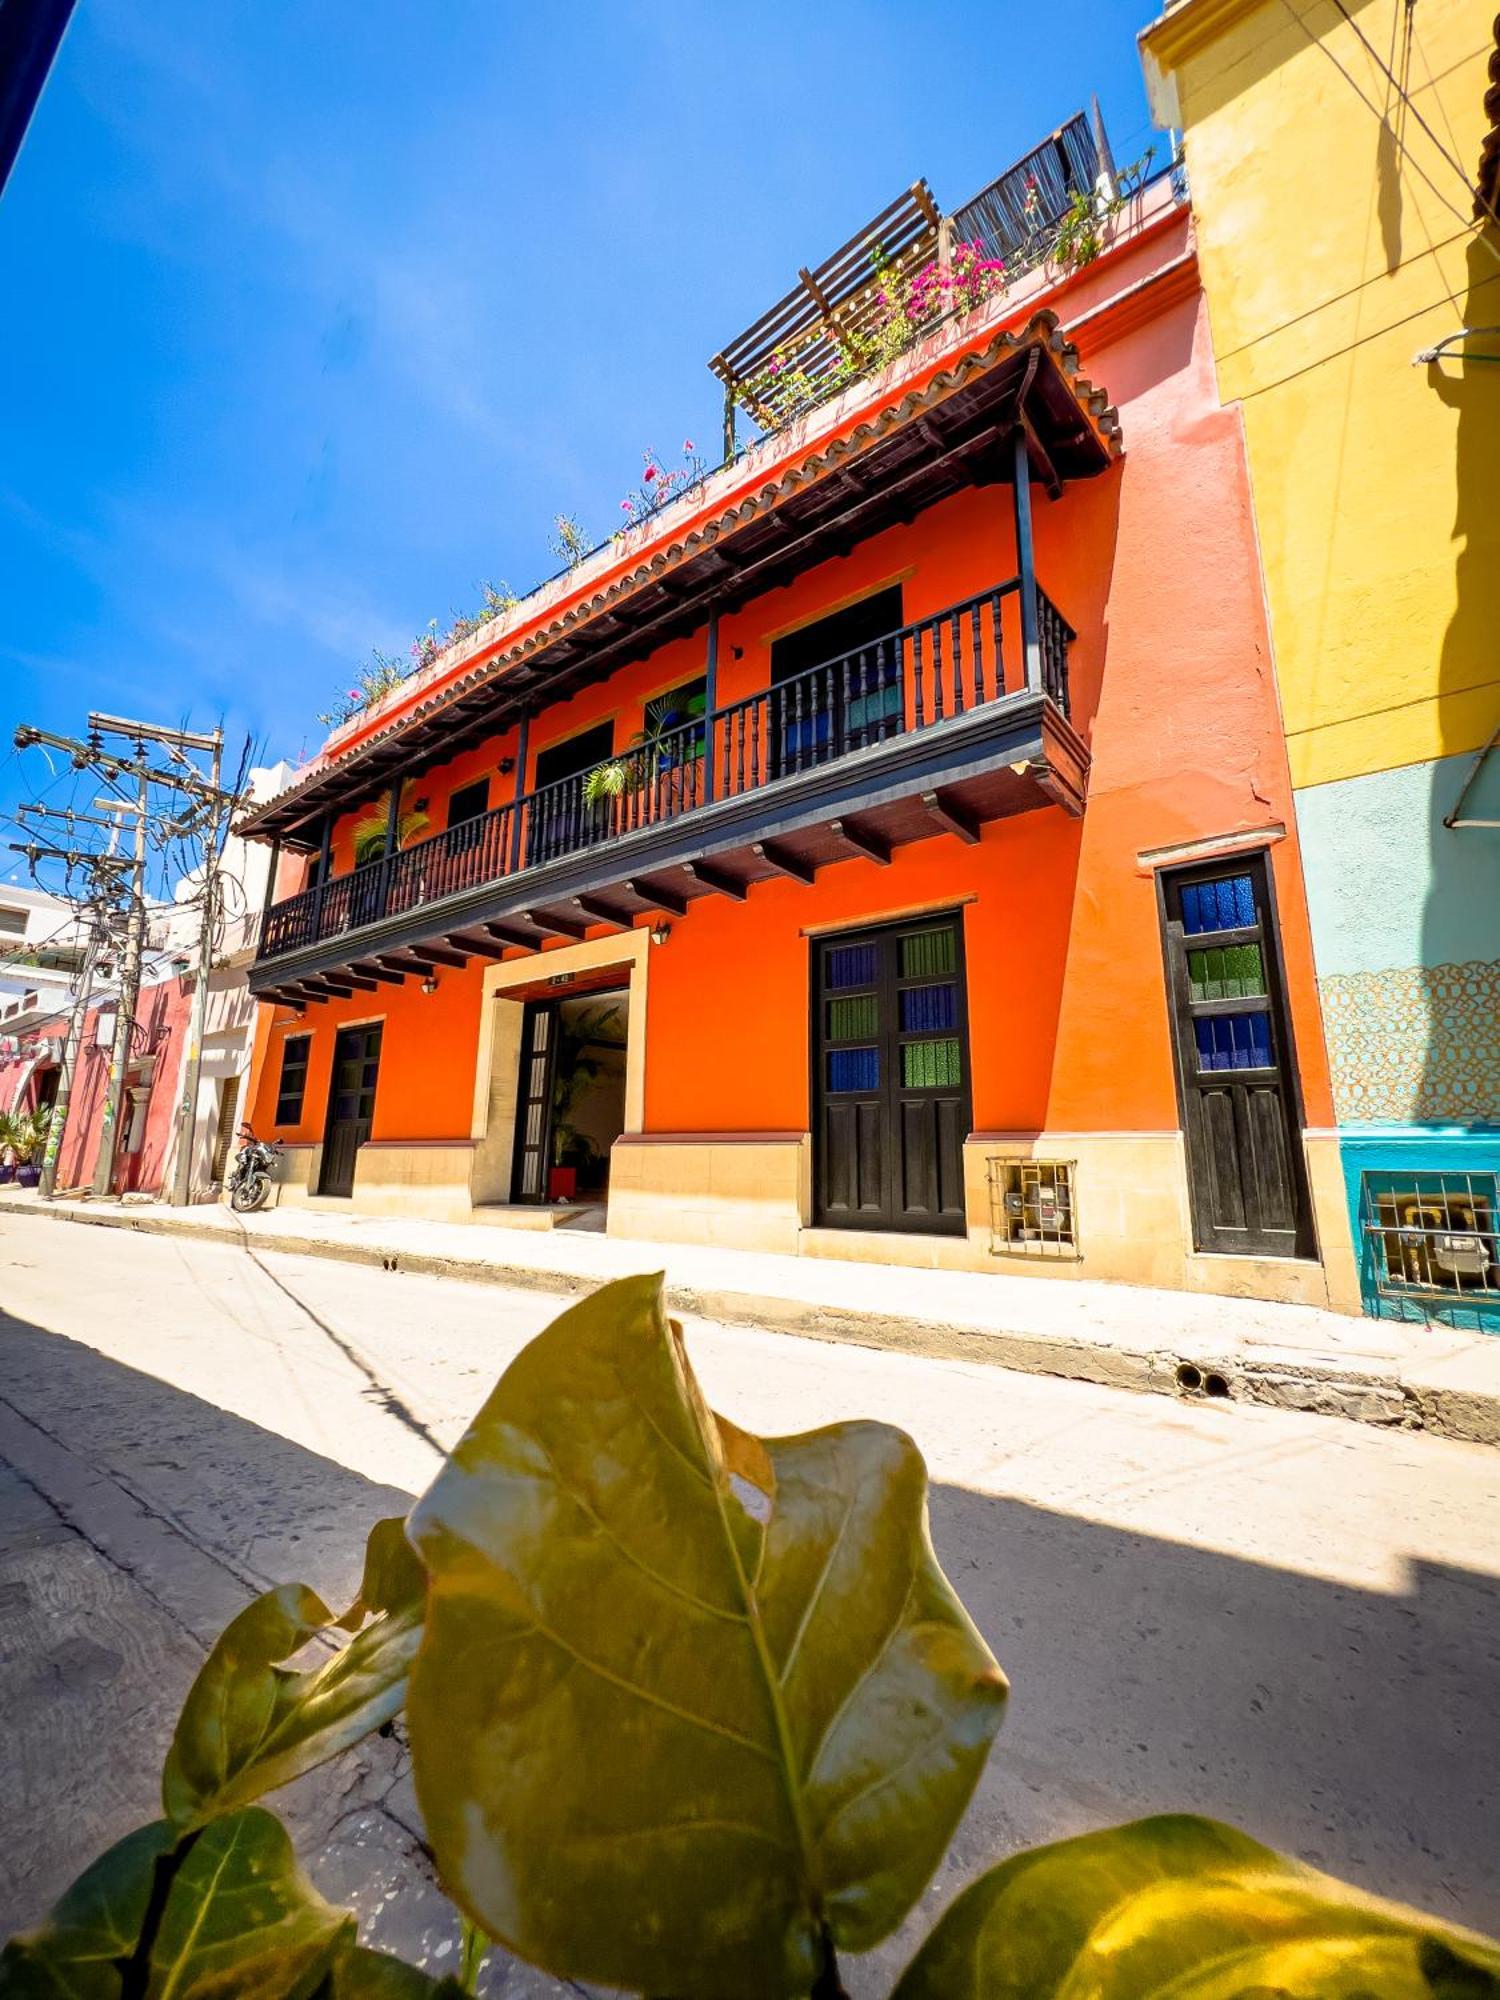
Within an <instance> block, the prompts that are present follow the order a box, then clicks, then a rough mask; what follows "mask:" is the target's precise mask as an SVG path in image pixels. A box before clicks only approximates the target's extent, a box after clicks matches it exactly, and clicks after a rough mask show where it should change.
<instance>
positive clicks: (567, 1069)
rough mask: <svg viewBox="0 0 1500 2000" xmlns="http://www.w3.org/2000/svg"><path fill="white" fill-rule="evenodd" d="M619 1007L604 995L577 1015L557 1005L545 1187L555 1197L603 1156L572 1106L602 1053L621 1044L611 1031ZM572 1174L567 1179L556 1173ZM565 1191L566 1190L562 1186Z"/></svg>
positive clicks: (562, 1196)
mask: <svg viewBox="0 0 1500 2000" xmlns="http://www.w3.org/2000/svg"><path fill="white" fill-rule="evenodd" d="M618 1023H619V1009H618V1007H617V1006H613V1005H611V1004H610V1003H609V1002H608V1001H600V1002H599V1003H598V1004H597V1005H595V1006H593V1007H587V1008H584V1009H583V1010H582V1011H580V1012H579V1013H577V1014H576V1015H572V1014H569V1012H568V1011H567V1009H566V1008H565V1007H559V1008H558V1010H557V1067H556V1069H555V1071H554V1072H553V1083H552V1163H551V1166H552V1171H551V1174H550V1176H549V1185H548V1192H549V1193H550V1194H551V1195H552V1197H553V1199H554V1200H568V1199H570V1198H571V1196H572V1194H573V1193H574V1192H575V1191H576V1188H577V1183H578V1179H579V1177H580V1176H585V1177H586V1176H587V1175H589V1174H590V1173H591V1172H592V1170H593V1168H595V1167H596V1166H597V1165H598V1163H599V1160H600V1158H601V1157H602V1156H601V1154H600V1151H599V1148H598V1146H597V1145H596V1144H595V1143H594V1141H593V1140H592V1139H591V1138H590V1137H589V1135H588V1134H587V1133H586V1132H581V1131H580V1130H579V1129H578V1127H577V1125H575V1124H574V1123H573V1120H572V1115H571V1114H572V1112H573V1109H574V1106H575V1105H576V1104H577V1102H578V1099H579V1098H580V1096H582V1095H583V1093H584V1091H585V1089H586V1088H590V1087H592V1086H593V1085H594V1084H596V1083H597V1082H598V1081H599V1078H600V1076H601V1075H602V1074H603V1071H604V1063H603V1060H602V1056H603V1053H604V1052H605V1051H607V1050H616V1051H618V1050H621V1049H623V1048H624V1046H625V1037H624V1035H623V1034H618V1033H616V1032H614V1030H615V1028H616V1027H617V1025H618ZM563 1175H571V1176H572V1182H571V1185H568V1184H566V1183H564V1182H563V1181H562V1180H561V1179H559V1176H563ZM565 1187H566V1191H565V1192H564V1191H563V1190H564V1188H565Z"/></svg>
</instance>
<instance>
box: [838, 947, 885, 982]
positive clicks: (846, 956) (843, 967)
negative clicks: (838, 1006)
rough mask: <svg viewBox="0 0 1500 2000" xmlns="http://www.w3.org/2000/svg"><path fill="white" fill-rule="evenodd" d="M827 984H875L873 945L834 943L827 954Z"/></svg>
mask: <svg viewBox="0 0 1500 2000" xmlns="http://www.w3.org/2000/svg"><path fill="white" fill-rule="evenodd" d="M828 984H829V986H830V987H832V988H834V989H835V990H836V989H837V988H839V987H842V986H873V985H874V984H875V947H874V945H872V944H840V945H835V946H834V948H833V950H832V951H830V952H829V954H828Z"/></svg>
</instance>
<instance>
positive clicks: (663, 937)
mask: <svg viewBox="0 0 1500 2000" xmlns="http://www.w3.org/2000/svg"><path fill="white" fill-rule="evenodd" d="M671 935H672V926H671V925H670V924H669V923H668V922H667V920H666V918H665V917H658V918H657V920H656V922H655V923H654V924H653V925H652V926H651V942H652V943H653V944H665V943H666V941H667V939H668V938H669V937H670V936H671Z"/></svg>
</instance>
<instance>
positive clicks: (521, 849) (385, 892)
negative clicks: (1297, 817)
mask: <svg viewBox="0 0 1500 2000" xmlns="http://www.w3.org/2000/svg"><path fill="white" fill-rule="evenodd" d="M1020 592H1021V581H1020V579H1019V578H1011V579H1010V580H1009V581H1007V582H1004V583H1001V584H999V585H997V586H996V587H994V588H993V589H991V590H987V591H984V592H982V593H980V594H979V595H978V596H976V597H970V598H965V599H964V600H963V601H962V602H961V603H958V604H953V605H950V606H948V607H947V609H945V610H944V611H942V612H939V613H938V614H937V615H936V616H935V617H931V618H924V619H919V620H917V621H916V622H914V623H912V624H909V625H903V626H902V627H900V629H899V630H896V631H893V632H890V633H887V634H885V635H884V636H883V637H881V638H878V639H874V640H872V641H869V642H868V643H866V644H865V645H863V646H860V647H857V648H856V649H854V650H853V651H852V652H848V653H844V654H841V655H839V656H838V657H837V658H835V659H831V660H825V661H823V662H821V663H820V664H819V665H817V666H815V667H810V668H808V669H807V670H806V671H805V672H802V673H799V674H797V675H796V676H795V677H793V678H791V679H788V680H785V681H781V682H778V683H776V684H775V685H773V686H771V687H768V688H763V689H761V690H760V691H759V692H758V693H755V694H752V695H748V696H746V697H744V698H743V699H741V700H739V701H735V702H731V703H729V704H728V705H727V706H725V707H722V708H717V709H715V710H714V711H713V712H712V713H711V714H709V715H706V716H704V717H702V718H700V719H697V720H695V721H693V722H690V723H687V724H684V725H683V726H682V727H680V728H677V729H673V730H671V731H669V732H666V733H664V734H661V735H658V736H653V737H652V738H651V739H650V740H649V741H647V742H644V743H641V744H639V745H637V746H635V747H633V748H631V749H628V750H624V751H622V752H620V753H619V755H618V756H615V757H612V758H609V759H607V760H606V761H605V762H604V763H603V764H602V765H600V766H598V767H596V768H595V769H594V770H592V771H588V772H580V773H578V774H576V775H574V776H572V777H568V778H563V779H560V780H558V781H557V782H556V783H554V784H550V785H544V786H541V787H540V788H539V789H537V790H535V791H532V792H530V793H527V794H526V795H524V796H523V797H521V798H519V799H516V800H515V801H513V802H512V803H510V804H507V805H503V806H498V807H496V808H495V809H494V810H493V811H490V812H487V813H484V814H482V815H481V816H480V817H478V818H475V819H471V820H466V821H463V822H462V823H460V824H459V825H456V826H451V827H449V828H448V829H447V830H446V831H445V832H443V833H439V834H434V835H432V836H430V837H429V838H428V839H425V840H419V841H416V842H414V843H413V844H412V845H410V846H408V847H404V848H402V849H400V850H399V851H398V852H396V853H394V854H389V855H385V856H383V857H382V858H381V859H379V860H378V861H372V862H369V863H367V864H366V865H364V866H363V867H360V868H356V869H354V870H353V871H352V872H351V873H350V874H347V875H342V876H336V877H334V878H332V879H331V880H329V881H328V882H326V883H323V884H320V885H317V886H314V887H313V888H310V889H305V890H303V891H302V892H301V893H300V894H299V895H296V896H292V897H290V898H288V899H287V900H285V901H283V902H280V903H277V904H275V905H273V906H272V907H271V908H270V909H269V910H268V911H267V912H266V915H265V921H264V924H263V926H262V930H261V938H260V949H259V954H258V959H259V961H261V962H264V961H266V960H269V959H280V958H283V957H285V956H287V955H288V954H291V953H302V952H306V951H308V950H309V949H310V948H311V947H315V946H323V945H327V944H329V943H332V942H335V941H337V940H339V939H341V938H343V937H346V936H352V934H354V933H360V932H364V931H366V930H368V929H370V928H371V927H372V926H376V925H382V926H387V927H388V925H389V920H391V919H393V918H398V917H400V916H402V915H403V914H405V913H409V912H417V911H420V910H421V909H423V908H424V907H425V906H427V905H429V904H437V903H443V902H446V901H447V900H448V899H450V898H453V897H457V896H461V895H463V894H464V893H465V892H468V891H475V890H482V889H483V888H485V887H486V886H487V885H492V884H496V885H498V884H502V883H503V884H507V885H509V884H510V883H511V882H512V881H514V883H515V888H516V891H517V893H520V892H521V891H522V889H523V883H522V880H521V878H523V877H524V878H526V879H527V881H530V880H532V879H534V877H535V875H536V871H539V870H543V869H547V868H548V867H549V865H550V864H553V863H555V862H557V861H559V860H561V859H563V858H564V857H566V856H573V855H582V854H587V853H589V852H590V851H591V850H596V849H606V848H609V847H610V846H611V845H612V844H613V843H616V842H620V841H625V840H627V839H628V838H629V837H630V836H632V835H636V834H641V833H644V832H645V831H646V830H648V829H651V828H656V827H662V826H665V825H666V824H667V823H668V822H673V821H679V820H682V819H684V818H686V817H687V816H688V815H692V814H697V813H702V812H703V811H704V810H705V809H706V808H709V807H711V806H713V805H715V804H716V803H718V802H721V801H725V800H733V799H737V798H744V797H747V796H748V795H751V794H764V795H765V801H766V806H767V818H768V820H769V819H771V818H773V817H774V804H773V800H774V797H775V796H776V795H777V793H778V789H779V791H780V792H781V793H784V792H785V791H786V790H788V789H789V788H790V787H791V785H792V784H793V783H794V782H795V781H796V780H798V779H800V778H802V777H803V776H804V775H805V774H807V773H809V772H815V771H817V770H819V769H820V768H822V767H825V766H840V767H842V766H846V765H847V766H848V767H849V769H850V770H851V772H852V770H853V768H854V766H853V763H852V760H854V759H856V758H860V757H864V758H865V759H866V762H867V763H868V764H869V766H870V778H871V785H872V788H876V789H878V782H879V781H878V774H877V768H876V767H877V766H878V764H879V762H880V756H879V753H880V751H881V749H882V747H883V746H890V745H891V744H893V743H895V742H897V741H898V740H900V739H905V738H909V737H911V736H913V735H915V734H916V733H918V732H923V733H931V732H933V731H940V730H942V729H943V728H944V726H945V725H949V726H951V725H954V724H956V723H958V722H959V721H961V719H962V718H964V717H966V716H971V715H972V713H973V712H974V711H975V710H978V709H980V708H989V707H991V706H993V705H994V704H996V703H1000V702H1005V701H1007V700H1013V699H1015V698H1017V697H1024V696H1026V695H1033V696H1035V695H1042V696H1045V698H1046V700H1047V702H1048V703H1050V705H1051V707H1052V708H1053V709H1054V710H1055V711H1056V712H1057V714H1058V715H1060V716H1062V717H1063V718H1066V717H1067V715H1068V712H1069V701H1068V646H1069V642H1070V641H1071V640H1072V638H1073V636H1074V635H1073V632H1072V629H1071V628H1070V627H1069V625H1068V624H1067V622H1066V620H1065V619H1064V618H1063V616H1062V614H1061V613H1060V612H1059V611H1058V610H1057V608H1056V606H1055V605H1054V604H1053V603H1052V602H1051V600H1050V599H1049V598H1048V597H1047V596H1046V595H1045V593H1044V592H1042V591H1041V590H1040V589H1038V590H1037V592H1036V632H1035V653H1034V664H1033V666H1032V669H1031V675H1030V685H1028V675H1027V671H1026V659H1025V646H1024V639H1023V643H1022V645H1021V646H1019V647H1016V648H1014V657H1012V658H1010V659H1007V647H1006V641H1005V626H1006V611H1007V605H1008V602H1009V601H1010V600H1012V599H1015V600H1017V603H1016V604H1015V605H1012V606H1011V622H1012V626H1013V628H1014V626H1015V624H1016V622H1017V619H1018V616H1019V611H1020V606H1019V597H1020ZM1038 678H1039V681H1040V685H1039V686H1038V685H1037V684H1036V683H1037V680H1038ZM631 845H632V848H636V847H638V846H639V845H640V843H636V842H632V843H631ZM507 900H509V899H507ZM262 983H263V982H262Z"/></svg>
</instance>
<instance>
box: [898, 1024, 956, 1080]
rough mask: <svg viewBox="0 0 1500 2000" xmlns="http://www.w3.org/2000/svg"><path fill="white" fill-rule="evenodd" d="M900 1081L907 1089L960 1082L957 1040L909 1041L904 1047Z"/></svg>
mask: <svg viewBox="0 0 1500 2000" xmlns="http://www.w3.org/2000/svg"><path fill="white" fill-rule="evenodd" d="M901 1081H902V1083H903V1084H904V1085H905V1086H906V1088H907V1089H908V1090H933V1089H941V1088H945V1087H952V1086H955V1085H957V1084H958V1082H959V1081H960V1074H959V1059H958V1040H957V1037H955V1038H954V1039H953V1040H952V1041H946V1042H907V1043H906V1044H905V1046H904V1047H903V1048H902V1050H901Z"/></svg>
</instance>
